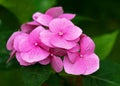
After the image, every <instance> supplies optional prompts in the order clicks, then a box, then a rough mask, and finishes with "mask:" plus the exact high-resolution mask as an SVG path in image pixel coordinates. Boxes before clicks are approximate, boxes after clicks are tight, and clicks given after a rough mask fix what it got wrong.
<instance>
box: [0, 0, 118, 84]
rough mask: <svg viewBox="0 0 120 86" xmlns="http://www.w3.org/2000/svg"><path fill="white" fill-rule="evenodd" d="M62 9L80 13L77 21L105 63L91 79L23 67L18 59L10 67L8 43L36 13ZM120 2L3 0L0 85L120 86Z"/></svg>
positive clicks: (0, 23)
mask: <svg viewBox="0 0 120 86" xmlns="http://www.w3.org/2000/svg"><path fill="white" fill-rule="evenodd" d="M53 6H62V7H63V9H64V11H65V12H66V13H67V12H68V13H69V12H70V13H75V14H77V16H76V18H75V19H74V20H73V22H74V23H75V24H76V25H77V26H79V27H81V28H82V29H83V32H84V33H86V34H87V35H89V36H90V37H92V38H93V40H94V41H95V44H96V49H95V52H96V53H97V54H98V55H99V57H100V60H101V64H100V69H99V71H97V72H96V73H94V74H92V75H89V76H72V75H67V74H65V73H64V72H62V73H60V74H56V73H54V72H53V71H52V70H51V68H50V67H49V66H41V65H38V64H37V65H34V66H30V67H20V66H19V64H18V62H17V61H16V59H15V58H14V59H13V60H12V61H11V62H9V63H8V64H6V61H7V59H8V57H9V53H10V52H9V51H7V50H6V42H7V40H8V38H9V37H10V35H11V34H12V33H13V32H14V31H16V30H18V29H19V28H20V25H21V24H22V23H25V22H27V21H30V20H31V19H32V18H31V16H32V14H33V13H34V12H36V11H40V12H45V11H46V10H47V9H48V8H50V7H53ZM119 9H120V1H119V0H0V86H40V85H42V86H120V53H119V52H120V10H119Z"/></svg>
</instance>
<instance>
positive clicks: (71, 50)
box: [69, 44, 80, 52]
mask: <svg viewBox="0 0 120 86" xmlns="http://www.w3.org/2000/svg"><path fill="white" fill-rule="evenodd" d="M78 51H80V45H79V44H77V45H76V46H74V47H73V48H72V49H70V50H69V52H78Z"/></svg>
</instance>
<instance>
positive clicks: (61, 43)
mask: <svg viewBox="0 0 120 86" xmlns="http://www.w3.org/2000/svg"><path fill="white" fill-rule="evenodd" d="M50 43H51V44H52V45H53V46H55V47H58V48H63V49H71V48H73V47H74V46H76V43H75V42H70V41H66V40H64V39H63V38H61V37H58V36H55V37H53V38H52V39H51V40H50Z"/></svg>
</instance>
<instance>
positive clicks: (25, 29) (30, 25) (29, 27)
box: [21, 21, 40, 33]
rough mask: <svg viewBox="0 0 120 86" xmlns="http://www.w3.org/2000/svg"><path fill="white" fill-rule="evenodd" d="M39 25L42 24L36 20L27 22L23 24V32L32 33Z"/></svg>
mask: <svg viewBox="0 0 120 86" xmlns="http://www.w3.org/2000/svg"><path fill="white" fill-rule="evenodd" d="M38 25H40V24H39V23H37V22H36V21H32V22H28V23H25V24H22V25H21V30H22V32H25V33H30V32H31V31H32V30H33V29H35V28H36V27H37V26H38Z"/></svg>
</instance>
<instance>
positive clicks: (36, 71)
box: [22, 65, 51, 86]
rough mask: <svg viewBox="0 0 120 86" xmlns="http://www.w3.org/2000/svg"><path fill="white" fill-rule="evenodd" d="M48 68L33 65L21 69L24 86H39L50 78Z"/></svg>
mask: <svg viewBox="0 0 120 86" xmlns="http://www.w3.org/2000/svg"><path fill="white" fill-rule="evenodd" d="M50 74H51V70H50V68H49V66H41V65H34V66H29V67H23V68H22V75H23V80H24V83H25V86H41V85H42V84H43V83H44V82H45V81H46V80H47V79H48V78H49V76H50Z"/></svg>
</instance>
